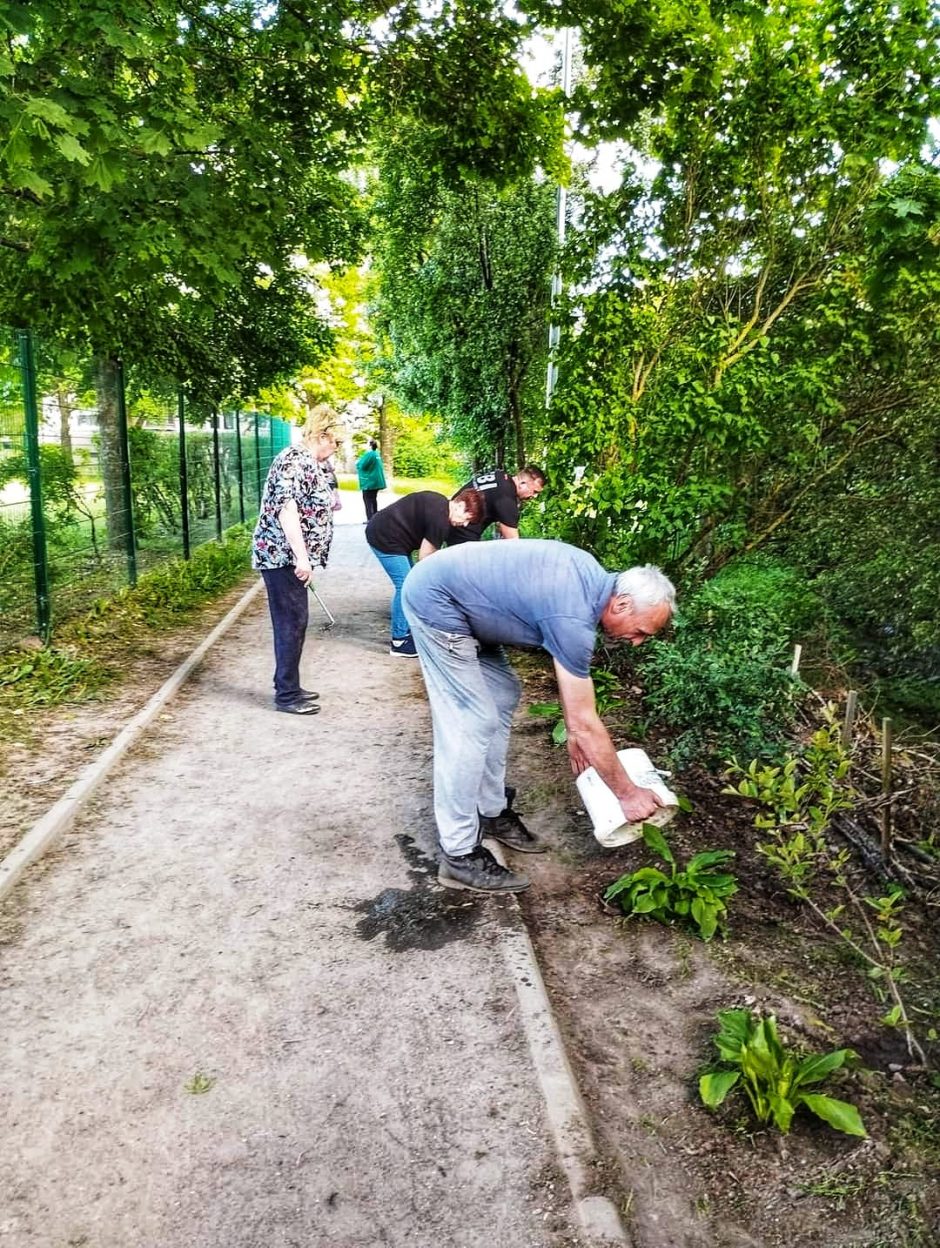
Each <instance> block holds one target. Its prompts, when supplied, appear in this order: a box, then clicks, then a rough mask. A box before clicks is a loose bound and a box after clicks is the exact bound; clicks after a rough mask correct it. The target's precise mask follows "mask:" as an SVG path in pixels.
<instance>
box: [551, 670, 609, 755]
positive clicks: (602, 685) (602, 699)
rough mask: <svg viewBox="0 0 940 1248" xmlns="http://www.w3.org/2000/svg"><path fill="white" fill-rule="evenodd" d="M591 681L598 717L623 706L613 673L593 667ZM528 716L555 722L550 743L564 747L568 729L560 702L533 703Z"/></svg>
mask: <svg viewBox="0 0 940 1248" xmlns="http://www.w3.org/2000/svg"><path fill="white" fill-rule="evenodd" d="M591 680H592V681H593V682H594V699H595V704H596V706H597V713H598V715H601V716H603V715H606V714H607V712H608V711H613V710H616V709H617V707H619V706H623V698H621V697H620V679H619V677H618V676H617V674H616V673H615V672H612V671H610V669H609V668H606V667H595V668H592V669H591ZM529 714H530V715H539V716H544V717H545V718H546V719H554V720H556V721H557V722H556V723H555V725H554V727H553V728H552V741H553V742H554V743H555V745H564V744H565V742H566V741H567V740H568V729H567V728H566V727H565V721H564V718H563V716H562V711H561V703H560V702H533V703H532V705H531V706H530V707H529Z"/></svg>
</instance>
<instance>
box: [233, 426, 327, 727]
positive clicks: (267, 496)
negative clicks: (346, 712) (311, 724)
mask: <svg viewBox="0 0 940 1248" xmlns="http://www.w3.org/2000/svg"><path fill="white" fill-rule="evenodd" d="M336 423H337V418H336V414H335V413H334V412H333V410H332V408H330V407H327V406H326V405H325V404H321V406H319V407H315V408H314V409H313V411H312V412H311V413H310V416H309V419H308V420H307V423H306V424H305V425H304V432H303V439H302V442H301V444H300V445H299V446H289V447H287V449H286V450H283V451H281V453H280V454H279V455H276V456H275V457H274V459H273V460H272V462H271V467H270V468H269V469H268V476H267V480H266V481H265V483H264V492H263V494H262V496H261V514H260V516H259V517H258V524H257V527H256V528H255V533H254V537H253V538H252V548H251V566H252V567H253V568H257V569H258V571H259V572H260V573H261V575H262V577H263V578H264V586H265V589H266V590H267V592H268V606H269V608H270V610H271V624H272V626H273V628H274V706H275V709H276V710H278V711H284V712H286V713H287V714H288V715H316V713H317V711H319V709H320V707H319V705H318V703H317V701H316V699H317V698H318V697H319V694H317V693H310V692H309V691H308V690H306V689H302V688H301V685H300V656H301V653H302V651H303V648H304V638H305V636H306V633H307V617H308V614H309V608H308V602H309V597H308V594H307V585H308V583H309V582H310V580H311V579H312V577H313V565H314V564H319V565H320V566H321V567H326V560H327V556H328V555H329V553H330V543H331V541H332V540H333V494H332V490H331V488H330V483H329V480H328V477H327V475H326V472H325V471H324V468H323V465H324V463H325V462H326V461H327V460H328V459H329V458H330V456H331V455H332V454H333V453H334V452H335V450H336V447H337V445H338V442H337V438H336V434H335V431H334V426H335V424H336Z"/></svg>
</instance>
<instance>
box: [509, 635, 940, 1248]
mask: <svg viewBox="0 0 940 1248" xmlns="http://www.w3.org/2000/svg"><path fill="white" fill-rule="evenodd" d="M523 665H524V666H525V667H526V668H527V670H528V680H527V695H528V697H529V699H530V700H531V701H532V702H544V701H549V700H551V698H553V697H554V696H556V695H555V694H554V693H553V682H552V681H551V679H550V676H549V675H548V671H547V668H546V666H545V665H543V664H541V663H539V662H538V661H535V660H525V661H524V662H523ZM515 743H516V766H515V771H514V774H515V776H516V777H519V776H520V775H523V776H524V782H523V784H522V785H521V786H520V794H519V798H518V799H517V806H518V808H519V809H520V811H522V812H524V813H525V814H526V815H527V816H528V819H527V822H528V823H529V824H530V826H531V827H532V828H533V829H535V830H537V831H539V832H540V833H543V834H544V835H545V836H546V838H547V839H548V840H549V841H550V842H551V843H552V845H553V847H554V850H555V852H554V853H552V854H550V855H547V856H546V857H545V858H539V859H535V858H531V856H530V858H529V859H527V860H526V864H525V865H526V868H527V869H528V871H529V874H530V876H531V877H532V880H533V887H532V889H531V890H530V891H529V892H528V893H525V894H523V897H522V904H523V909H524V913H525V917H526V921H527V923H528V926H529V929H530V931H531V933H532V935H533V939H534V941H535V945H536V949H537V952H538V956H539V960H540V963H541V965H542V968H543V972H544V974H545V977H546V981H547V983H548V987H549V991H550V993H551V996H552V999H553V1002H554V1004H555V1009H556V1012H557V1014H558V1017H559V1020H560V1022H561V1025H562V1028H563V1032H564V1035H565V1038H566V1042H567V1044H568V1048H569V1054H570V1056H571V1058H572V1061H573V1063H574V1065H575V1068H576V1073H577V1075H578V1078H579V1081H580V1083H581V1087H582V1090H583V1092H584V1094H585V1096H586V1098H587V1101H588V1103H589V1106H590V1109H591V1111H592V1114H593V1118H594V1123H595V1128H596V1132H597V1135H598V1139H599V1141H600V1145H601V1147H602V1149H603V1151H604V1152H605V1154H606V1155H607V1156H608V1157H609V1158H610V1159H611V1161H612V1163H613V1164H614V1166H615V1167H616V1170H617V1173H618V1179H619V1183H620V1186H621V1190H622V1204H623V1208H624V1210H625V1211H626V1213H627V1215H628V1219H629V1222H630V1227H631V1232H632V1235H633V1237H634V1242H635V1245H636V1248H665V1246H666V1245H669V1246H670V1248H719V1246H720V1248H750V1246H752V1245H761V1246H763V1248H784V1245H800V1246H801V1248H803V1246H805V1248H810V1246H815V1245H819V1246H820V1248H822V1246H825V1248H848V1246H849V1245H852V1246H856V1245H857V1246H859V1248H861V1246H862V1245H864V1246H865V1248H889V1246H890V1248H894V1246H898V1248H901V1246H903V1248H927V1246H928V1245H935V1244H937V1243H938V1242H940V1170H938V1163H940V1129H938V1127H937V1123H938V1121H940V1094H938V1090H937V1086H936V1082H937V1078H936V1075H934V1076H933V1082H932V1081H931V1076H930V1074H929V1072H927V1071H925V1070H923V1069H920V1068H918V1067H916V1066H915V1065H914V1064H913V1063H912V1061H911V1058H910V1056H909V1054H908V1052H907V1048H906V1045H905V1041H904V1037H903V1035H902V1033H901V1032H900V1031H898V1030H894V1029H890V1028H888V1027H886V1026H885V1025H883V1024H882V1023H881V1022H880V1021H879V1019H880V1018H881V1017H882V1016H883V1015H884V1014H885V1012H886V1011H887V1009H888V1008H889V1006H890V1002H887V1003H881V1002H879V1000H878V999H877V998H876V996H875V993H874V991H873V989H872V984H871V981H870V980H868V979H867V978H866V976H865V973H864V969H863V968H860V967H859V965H858V964H857V963H856V961H855V959H854V955H852V954H851V952H850V951H849V950H848V948H847V946H846V945H845V944H844V942H841V941H839V940H838V939H836V938H834V937H831V936H830V935H829V934H828V933H827V932H826V931H825V930H822V929H821V928H820V926H819V925H817V923H816V922H815V921H814V920H813V917H812V915H811V913H810V912H809V911H808V910H807V909H805V908H804V907H802V906H801V905H800V903H798V902H796V901H795V900H793V899H791V898H790V897H788V896H787V894H786V893H785V891H784V889H783V886H782V885H781V884H780V883H779V882H778V880H777V879H776V878H775V877H774V876H773V875H772V874H771V872H770V870H769V868H768V866H767V864H766V862H765V860H764V859H763V858H762V857H761V856H760V855H759V854H757V853H756V852H755V848H754V846H755V841H756V839H757V836H756V833H755V832H754V829H753V827H752V818H753V810H751V809H750V808H749V807H748V806H747V804H746V803H744V802H743V801H741V800H739V799H735V798H733V797H728V796H723V795H722V793H721V788H722V785H723V782H722V780H721V779H720V778H718V777H716V776H713V775H710V774H708V773H706V772H704V771H700V770H690V771H689V772H687V773H684V774H681V775H676V776H674V777H673V779H672V780H671V781H670V783H671V784H672V786H673V787H674V788H675V789H677V790H678V791H679V792H681V793H684V794H685V795H686V796H687V797H688V798H689V799H690V801H691V803H692V812H691V813H689V814H680V815H679V816H678V817H677V818H676V820H675V821H674V822H673V823H671V824H670V825H669V827H668V828H667V829H666V833H667V836H668V839H669V841H670V844H671V846H672V848H673V851H674V852H675V853H676V856H677V858H678V860H679V861H680V862H684V861H685V860H686V859H687V858H688V857H690V856H691V855H692V854H694V853H697V852H699V851H701V850H706V849H731V850H734V851H735V854H736V858H735V860H734V863H733V868H732V869H733V870H734V872H735V874H736V876H737V879H738V884H739V890H740V891H739V892H738V894H736V895H735V896H734V897H732V898H731V899H730V902H729V917H730V926H731V931H730V934H729V937H728V939H727V940H725V941H722V940H720V939H716V940H715V941H714V942H712V943H710V944H707V945H706V944H704V943H703V942H702V941H701V940H699V939H697V938H696V937H695V936H694V935H692V934H690V933H685V932H682V931H678V930H675V929H674V928H668V927H664V926H662V925H661V924H658V923H656V922H654V921H650V920H647V919H644V918H641V917H634V918H630V919H625V918H623V917H622V916H621V917H618V916H617V913H616V912H614V911H612V910H611V909H610V908H609V907H605V906H604V905H603V903H602V901H601V894H602V893H603V890H604V889H605V888H606V887H607V885H609V884H610V883H612V882H613V881H614V880H616V879H617V878H618V877H619V876H620V875H621V874H623V873H624V872H626V871H632V870H635V869H636V868H637V867H639V866H641V865H646V864H653V865H661V864H659V863H658V862H657V860H656V858H655V857H654V855H652V854H651V853H650V851H649V850H647V849H646V847H645V846H644V845H643V843H642V842H639V843H635V844H633V845H629V846H626V847H623V848H621V849H617V850H608V849H603V848H602V847H601V846H600V845H598V844H597V842H596V841H595V840H594V838H593V835H592V833H591V827H590V822H589V820H588V817H587V815H586V814H585V813H584V811H583V810H582V809H580V807H579V799H578V794H577V790H576V789H575V787H574V785H573V783H572V778H571V775H570V770H569V767H568V762H567V756H566V753H565V750H564V748H563V747H562V748H558V747H554V746H552V745H551V743H550V740H549V726H547V722H546V721H545V720H544V719H532V718H530V719H529V720H528V722H526V721H521V722H520V724H519V727H518V728H517V731H516V734H515ZM627 744H636V742H631V741H629V740H628V739H621V738H618V745H627ZM642 744H643V747H644V749H646V750H647V752H648V753H649V754H650V755H651V757H653V758H654V759H656V758H657V757H662V754H663V753H664V750H665V743H664V742H657V741H656V740H655V739H653V740H645V741H644V742H643V743H642ZM868 891H869V892H871V893H877V892H880V891H881V890H880V888H879V881H878V880H876V879H873V880H872V881H871V884H870V888H869V890H868ZM935 905H936V897H935V896H934V897H930V896H927V897H919V898H918V897H913V896H912V897H911V898H910V899H909V901H908V903H907V906H906V909H905V911H904V927H905V935H904V938H903V941H902V960H903V961H904V962H905V963H906V964H907V965H908V967H909V970H910V980H911V983H910V985H909V986H908V989H907V1000H908V1004H909V1006H910V1005H913V1006H914V1008H915V1010H917V1011H919V1012H918V1013H917V1014H916V1015H915V1016H916V1017H917V1019H918V1022H919V1024H920V1026H919V1033H920V1037H921V1040H922V1042H924V1043H925V1044H926V1043H927V1042H926V1041H925V1040H924V1037H925V1036H926V1034H927V1032H928V1030H929V1027H930V1026H937V1023H938V1021H940V978H938V974H937V967H938V954H940V940H938V935H937V931H936V927H935V924H934V923H933V922H932V917H933V916H935V914H936V910H935ZM932 907H934V908H932ZM745 1005H746V1006H749V1007H751V1008H753V1009H755V1010H760V1011H762V1012H764V1013H773V1014H775V1015H776V1017H777V1019H778V1024H779V1027H780V1030H781V1033H782V1036H783V1038H784V1040H785V1042H786V1043H788V1044H791V1045H794V1046H797V1047H801V1048H804V1049H805V1050H806V1051H807V1052H816V1053H823V1052H829V1051H830V1050H832V1049H835V1048H842V1047H848V1048H852V1049H854V1050H856V1051H857V1053H858V1054H859V1057H860V1062H861V1067H862V1068H861V1069H860V1070H858V1071H856V1072H852V1073H848V1074H846V1075H837V1076H835V1077H833V1079H832V1080H830V1082H829V1083H827V1084H826V1085H825V1086H824V1087H823V1088H820V1089H819V1090H820V1091H825V1092H827V1093H829V1094H830V1095H833V1096H836V1097H838V1098H839V1099H842V1100H848V1101H851V1102H853V1103H854V1104H856V1105H857V1106H858V1108H859V1110H860V1112H861V1114H862V1118H863V1120H864V1122H865V1125H866V1127H867V1129H868V1132H869V1136H868V1138H867V1139H863V1140H862V1139H856V1138H852V1137H850V1136H847V1135H842V1134H840V1133H838V1132H836V1131H834V1130H833V1129H831V1128H830V1127H828V1126H826V1125H825V1124H824V1123H822V1122H821V1121H820V1120H818V1119H816V1118H815V1117H813V1116H812V1115H810V1114H808V1113H807V1112H806V1111H805V1110H804V1111H801V1112H800V1113H798V1114H797V1116H796V1118H795V1119H794V1123H793V1126H792V1130H791V1132H790V1134H789V1135H786V1136H783V1135H780V1134H779V1133H778V1132H776V1131H775V1130H768V1129H760V1128H759V1127H758V1125H757V1123H756V1121H755V1120H754V1119H753V1117H752V1116H751V1114H750V1111H749V1106H748V1104H747V1102H746V1099H745V1097H744V1095H743V1093H740V1092H735V1093H733V1094H732V1095H731V1096H730V1097H729V1098H728V1100H727V1101H726V1102H725V1105H724V1106H722V1109H721V1111H720V1112H718V1113H717V1114H712V1113H710V1112H709V1111H707V1110H706V1109H705V1108H704V1106H703V1105H702V1104H701V1102H700V1100H699V1097H698V1088H697V1085H698V1077H699V1075H700V1074H701V1073H702V1071H703V1070H704V1069H706V1068H707V1067H708V1066H709V1065H710V1064H711V1063H712V1062H713V1061H714V1060H715V1058H716V1056H717V1055H716V1053H715V1050H714V1048H713V1046H712V1043H711V1037H712V1036H713V1035H714V1033H715V1032H716V1031H717V1024H716V1021H715V1015H716V1013H717V1012H718V1011H719V1010H722V1009H728V1008H731V1007H734V1006H745ZM927 1047H928V1052H929V1050H930V1048H932V1050H933V1052H932V1055H931V1063H932V1065H933V1068H934V1070H936V1062H937V1057H938V1056H940V1052H938V1047H937V1045H936V1043H934V1044H933V1045H932V1046H930V1045H929V1044H928V1045H927Z"/></svg>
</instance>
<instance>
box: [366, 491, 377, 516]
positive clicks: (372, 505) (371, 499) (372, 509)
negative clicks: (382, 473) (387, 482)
mask: <svg viewBox="0 0 940 1248" xmlns="http://www.w3.org/2000/svg"><path fill="white" fill-rule="evenodd" d="M362 501H363V502H364V503H365V505H366V519H367V520H371V519H372V517H373V516H374V515H375V513H376V512H377V511H378V509H379V492H378V490H363V491H362Z"/></svg>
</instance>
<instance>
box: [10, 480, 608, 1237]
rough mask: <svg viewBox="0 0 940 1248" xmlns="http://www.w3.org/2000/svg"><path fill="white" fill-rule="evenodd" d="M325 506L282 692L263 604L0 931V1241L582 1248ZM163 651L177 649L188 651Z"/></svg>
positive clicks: (484, 928) (510, 909)
mask: <svg viewBox="0 0 940 1248" xmlns="http://www.w3.org/2000/svg"><path fill="white" fill-rule="evenodd" d="M358 501H359V500H358V496H353V497H352V498H349V496H347V495H344V503H345V504H346V507H345V509H344V513H341V516H342V518H343V520H344V521H345V523H344V524H343V525H342V526H341V527H340V528H339V530H338V534H337V540H336V544H335V548H334V554H333V558H332V561H331V566H330V569H329V571H328V573H327V574H325V575H324V576H323V577H322V579H321V580H319V581H318V589H319V591H320V593H321V595H322V597H323V599H324V601H325V602H326V603H327V604H328V606H329V607H330V609H331V611H332V612H333V614H334V615H335V616H336V625H335V627H334V628H332V629H329V630H327V629H325V628H324V627H323V624H324V618H325V617H323V615H322V614H321V613H320V612H319V609H318V608H317V606H316V603H314V602H311V607H312V608H313V610H312V616H311V628H310V633H309V638H308V645H307V649H306V652H305V658H304V682H305V684H306V686H307V687H308V688H314V689H318V690H319V691H320V694H321V705H322V707H323V710H322V713H321V714H319V715H317V716H315V717H310V718H299V717H297V718H295V717H291V716H287V715H277V714H274V713H272V711H271V710H270V707H269V702H268V690H269V687H270V672H271V655H270V636H269V624H268V619H267V612H266V606H265V603H264V600H263V598H261V599H259V600H258V601H257V602H256V603H255V604H254V605H253V606H252V607H251V608H250V609H249V611H248V612H247V613H246V615H244V616H243V617H242V618H241V619H240V620H239V621H238V622H237V623H236V625H235V626H234V628H233V629H232V631H231V632H230V633H229V634H228V635H227V636H226V637H225V638H224V639H223V641H222V642H221V643H220V644H219V645H218V646H217V647H216V648H215V649H214V650H213V651H212V652H211V653H210V655H209V657H208V659H207V661H206V662H205V664H204V665H203V666H202V667H201V668H200V669H199V671H198V672H197V674H196V676H195V678H194V679H193V680H192V681H191V682H190V684H188V685H187V686H186V687H185V689H184V690H183V692H182V693H181V695H180V696H179V697H178V698H177V699H176V700H175V701H174V702H173V703H171V704H170V706H169V707H168V709H167V711H166V712H165V713H164V714H162V715H161V716H160V717H159V719H158V720H157V721H156V723H155V724H154V725H153V726H152V728H151V729H150V731H149V732H148V733H147V734H146V736H145V738H144V739H143V741H142V743H140V744H139V745H138V746H136V747H135V748H134V749H133V750H132V751H131V752H130V754H128V755H127V756H126V757H125V758H124V760H123V761H122V762H121V763H120V764H119V766H118V768H117V770H116V771H115V772H114V773H113V774H112V775H111V776H110V777H109V779H108V780H107V781H106V782H105V783H104V785H103V787H102V788H101V789H100V790H99V792H98V794H97V795H96V797H95V798H94V799H93V801H92V803H91V804H90V805H89V806H88V807H87V808H86V809H85V811H84V813H83V814H82V816H81V817H80V819H79V821H78V823H77V824H76V825H75V827H74V829H73V830H72V831H71V832H70V833H69V834H68V835H67V837H66V839H65V840H64V842H62V843H61V844H60V846H59V847H58V848H57V849H56V850H55V851H54V852H53V853H51V854H50V855H49V856H48V857H46V858H45V859H44V860H43V861H42V862H41V863H40V864H38V865H37V866H36V867H33V868H31V870H30V871H29V873H28V874H27V876H26V878H25V879H24V881H23V882H21V884H20V885H19V886H18V888H17V889H16V891H15V893H14V894H13V895H12V896H11V897H10V898H9V899H8V901H7V903H6V905H5V907H4V912H3V919H2V930H0V940H2V944H0V989H2V994H3V995H2V1024H0V1027H2V1041H0V1044H2V1049H0V1103H2V1105H3V1119H4V1126H3V1132H2V1135H3V1142H2V1146H0V1246H5V1245H11V1246H13V1245H15V1246H16V1248H40V1246H42V1248H47V1246H48V1248H52V1246H55V1248H60V1246H61V1248H135V1246H138V1245H139V1246H141V1248H143V1246H147V1248H151V1246H152V1248H279V1246H281V1245H285V1246H286V1245H291V1246H297V1248H319V1246H320V1245H324V1246H325V1245H330V1246H331V1248H333V1246H335V1248H367V1246H371V1245H380V1244H381V1245H415V1246H420V1248H423V1246H425V1245H427V1246H428V1248H431V1246H432V1245H433V1246H443V1248H447V1246H451V1245H452V1246H454V1248H478V1246H479V1248H562V1246H565V1248H575V1246H577V1245H581V1244H582V1243H583V1242H584V1241H583V1240H582V1239H581V1238H580V1234H579V1232H578V1231H577V1229H576V1224H575V1219H574V1218H573V1215H572V1211H571V1205H570V1194H569V1192H568V1190H567V1186H566V1184H565V1182H564V1180H563V1178H562V1177H561V1176H560V1174H559V1172H558V1168H557V1163H556V1155H555V1151H554V1148H553V1144H552V1140H551V1137H550V1134H549V1130H548V1126H547V1122H546V1114H545V1107H544V1103H543V1100H542V1096H541V1093H540V1091H539V1087H538V1083H537V1080H536V1077H535V1074H534V1071H533V1067H532V1062H531V1058H530V1054H529V1050H528V1047H527V1044H526V1040H525V1036H524V1034H523V1031H522V1029H521V1026H520V1022H519V1017H518V1010H517V1002H516V994H515V990H514V987H513V983H512V980H511V978H510V976H509V973H508V971H507V969H506V966H505V963H504V961H503V959H502V958H501V956H500V955H499V951H498V936H499V930H500V925H502V924H514V923H517V922H518V914H517V912H516V910H515V908H514V903H512V902H511V901H509V900H508V899H487V898H475V897H471V896H470V895H468V894H466V893H455V892H448V891H447V890H442V889H440V888H438V887H437V886H436V884H434V883H433V882H432V877H433V870H434V867H433V862H432V860H431V858H430V855H431V854H432V852H433V821H432V819H431V814H430V800H431V799H430V724H429V718H428V714H427V707H426V703H425V700H424V693H423V686H422V683H421V677H420V672H419V670H418V666H417V663H416V662H409V661H405V660H401V659H392V658H389V657H387V654H386V648H387V635H388V634H387V627H388V617H387V604H388V599H389V591H390V586H388V582H387V580H386V578H385V576H384V574H383V572H382V571H381V569H380V568H379V566H378V564H377V563H376V561H375V560H374V559H373V557H372V556H371V554H370V553H369V551H368V548H367V547H366V545H365V542H364V539H363V535H362V526H361V523H358V521H357V514H356V504H357V503H358ZM181 657H183V656H181Z"/></svg>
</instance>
